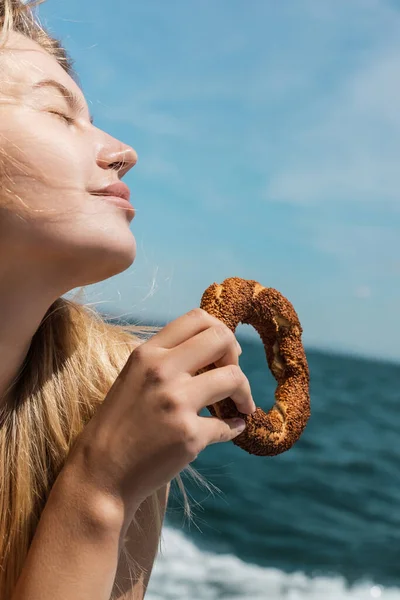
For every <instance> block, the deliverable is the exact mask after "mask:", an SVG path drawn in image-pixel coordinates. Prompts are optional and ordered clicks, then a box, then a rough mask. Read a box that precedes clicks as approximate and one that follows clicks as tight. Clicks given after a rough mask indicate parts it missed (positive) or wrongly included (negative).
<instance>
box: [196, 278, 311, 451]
mask: <svg viewBox="0 0 400 600" xmlns="http://www.w3.org/2000/svg"><path fill="white" fill-rule="evenodd" d="M200 308H202V309H203V310H206V311H207V312H208V313H210V314H211V315H213V316H214V317H217V318H218V319H220V320H221V321H222V322H223V323H225V325H227V327H229V329H231V330H232V331H233V332H234V331H235V330H236V327H237V326H238V325H239V323H246V324H249V325H252V326H253V327H254V329H255V330H256V331H257V332H258V334H259V335H260V337H261V340H262V342H263V344H264V348H265V355H266V359H267V363H268V366H269V368H270V370H271V372H272V374H273V376H274V377H275V379H276V381H277V384H278V385H277V388H276V391H275V404H274V406H273V407H272V408H271V409H270V410H269V411H268V412H267V413H265V412H264V411H263V410H262V409H261V408H257V410H256V412H255V413H254V414H252V415H243V414H242V413H239V411H238V410H237V408H236V406H235V404H234V402H233V400H231V398H226V399H225V400H222V401H221V402H217V403H216V404H213V405H211V406H208V407H207V408H208V410H209V411H210V412H211V414H212V415H213V416H217V417H219V418H222V419H226V418H230V417H237V416H240V417H242V418H244V420H245V421H246V423H247V427H246V430H245V431H244V432H243V433H241V434H240V435H238V436H237V437H236V438H235V439H234V440H233V443H234V444H236V445H237V446H239V447H240V448H243V450H246V451H247V452H249V453H250V454H256V455H259V456H267V455H269V456H273V455H276V454H280V453H281V452H285V450H289V448H291V447H292V446H293V444H294V443H295V442H296V441H297V440H298V439H299V437H300V435H301V433H302V432H303V430H304V428H305V426H306V424H307V421H308V418H309V416H310V394H309V381H310V376H309V370H308V364H307V359H306V355H305V352H304V348H303V345H302V343H301V334H302V333H303V330H302V328H301V325H300V321H299V318H298V316H297V314H296V311H295V310H294V308H293V306H292V304H291V303H290V302H289V301H288V300H287V299H286V298H285V297H284V296H282V294H280V293H279V292H278V291H277V290H275V289H273V288H266V287H263V286H262V285H260V284H259V283H258V282H257V281H253V280H246V279H240V278H239V277H230V278H228V279H225V281H223V283H222V284H217V283H213V284H212V285H210V286H209V287H208V288H207V289H206V290H205V292H204V294H203V296H202V299H201V303H200ZM214 368H215V365H210V366H209V367H207V369H203V370H210V369H214Z"/></svg>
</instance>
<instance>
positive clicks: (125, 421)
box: [78, 308, 256, 508]
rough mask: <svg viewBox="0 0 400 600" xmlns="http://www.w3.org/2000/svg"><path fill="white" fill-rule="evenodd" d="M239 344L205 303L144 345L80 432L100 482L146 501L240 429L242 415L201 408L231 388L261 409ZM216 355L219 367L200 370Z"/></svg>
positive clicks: (127, 498) (239, 401)
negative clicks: (211, 412)
mask: <svg viewBox="0 0 400 600" xmlns="http://www.w3.org/2000/svg"><path fill="white" fill-rule="evenodd" d="M239 348H240V346H239V345H238V343H237V341H236V338H235V336H234V334H233V333H232V332H231V331H230V329H229V328H228V327H227V326H226V325H224V324H223V323H222V322H221V321H219V320H218V319H216V318H215V317H212V316H211V315H209V314H208V313H207V312H205V311H204V310H202V309H200V308H196V309H194V310H191V311H190V312H188V313H187V314H185V315H183V316H181V317H178V318H177V319H175V320H174V321H172V322H171V323H169V324H168V325H166V326H165V327H164V328H163V329H162V330H161V331H159V332H158V333H157V334H156V335H154V336H153V337H152V338H151V339H150V340H148V341H146V342H144V343H142V344H141V345H140V346H138V347H137V348H136V349H135V350H134V351H133V352H132V353H131V355H130V357H129V359H128V360H127V362H126V364H125V366H124V368H123V369H122V371H121V372H120V374H119V376H118V377H117V379H116V380H115V382H114V384H113V386H112V387H111V389H110V391H109V393H108V394H107V396H106V398H105V400H104V402H103V403H102V405H101V406H99V408H98V410H97V411H96V414H95V415H94V416H93V417H92V419H91V420H90V421H89V423H88V424H87V425H86V427H85V429H84V430H83V432H82V434H81V436H80V439H79V444H78V445H80V446H81V447H82V445H83V447H84V450H85V461H86V465H87V472H88V476H89V474H90V477H92V478H93V480H94V481H95V482H96V486H99V487H101V488H102V489H104V490H105V491H108V492H109V493H111V494H112V495H114V496H117V497H118V498H120V499H121V500H122V501H123V502H124V505H125V506H128V507H131V508H132V507H136V506H139V504H140V503H141V502H142V501H143V500H144V499H145V498H147V497H148V496H149V495H151V494H152V493H153V492H155V491H156V490H158V489H159V488H160V487H161V486H162V485H164V484H166V483H167V482H169V481H171V480H172V479H173V478H174V477H176V476H177V475H178V474H179V472H180V471H181V470H182V469H183V468H184V467H186V466H187V465H188V464H189V463H190V462H192V461H193V460H194V459H195V458H196V457H197V456H198V454H199V453H200V452H201V451H202V450H203V449H204V448H205V447H206V446H208V445H210V444H214V443H218V442H227V441H230V440H232V439H233V438H234V437H236V436H237V435H238V434H239V433H241V431H242V430H243V429H240V428H239V427H238V424H237V422H235V420H232V419H229V420H226V421H222V420H220V419H218V418H215V417H211V416H210V417H200V416H199V412H200V411H201V409H203V408H204V407H206V406H207V405H210V404H214V403H215V402H218V401H220V400H222V399H224V398H227V397H228V396H229V397H231V398H232V400H233V401H234V402H235V404H236V406H237V408H238V410H239V411H240V412H241V413H244V414H251V413H253V412H254V411H255V410H256V406H255V404H254V401H253V398H252V395H251V390H250V385H249V381H248V379H247V377H246V376H245V374H244V373H243V371H242V370H241V369H240V367H239V366H238V354H239V352H240V350H239ZM211 363H214V364H215V365H216V367H217V368H216V369H213V370H210V371H207V372H205V373H201V374H198V375H197V374H196V373H197V372H198V371H199V370H200V369H202V368H204V367H206V366H208V365H210V364H211ZM242 423H244V422H243V421H242Z"/></svg>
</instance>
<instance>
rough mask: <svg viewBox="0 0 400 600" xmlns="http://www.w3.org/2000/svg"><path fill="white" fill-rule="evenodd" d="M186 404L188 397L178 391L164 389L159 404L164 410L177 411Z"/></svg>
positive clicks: (167, 411) (168, 411)
mask: <svg viewBox="0 0 400 600" xmlns="http://www.w3.org/2000/svg"><path fill="white" fill-rule="evenodd" d="M185 405H186V398H185V396H184V395H183V394H181V393H179V392H177V391H174V392H172V391H169V390H168V389H166V390H164V392H163V393H162V395H161V397H160V399H159V406H160V409H161V410H162V412H165V413H177V412H179V411H180V410H181V408H183V407H184V406H185Z"/></svg>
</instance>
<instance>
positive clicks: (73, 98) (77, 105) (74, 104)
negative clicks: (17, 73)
mask: <svg viewBox="0 0 400 600" xmlns="http://www.w3.org/2000/svg"><path fill="white" fill-rule="evenodd" d="M32 87H34V88H43V87H55V88H56V89H57V90H58V91H59V92H60V93H61V94H62V95H63V96H64V98H65V100H66V101H67V104H68V106H69V107H70V109H71V110H72V111H74V112H78V111H80V110H82V102H81V100H80V98H79V96H77V95H76V94H75V93H74V92H73V91H71V90H69V89H68V88H67V87H65V85H63V84H62V83H60V82H59V81H56V80H55V79H43V80H42V81H38V82H37V83H35V84H33V86H32ZM93 121H94V119H93V117H92V116H91V115H90V122H91V124H92V125H93Z"/></svg>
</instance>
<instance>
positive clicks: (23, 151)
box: [0, 117, 93, 209]
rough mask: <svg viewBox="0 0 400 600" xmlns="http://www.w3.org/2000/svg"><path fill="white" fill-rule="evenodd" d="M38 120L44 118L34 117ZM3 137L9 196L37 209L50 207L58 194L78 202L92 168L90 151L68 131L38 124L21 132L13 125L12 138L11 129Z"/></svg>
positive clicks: (3, 160)
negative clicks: (41, 127)
mask: <svg viewBox="0 0 400 600" xmlns="http://www.w3.org/2000/svg"><path fill="white" fill-rule="evenodd" d="M40 120H41V121H44V119H43V118H42V119H39V117H38V121H40ZM9 129H10V130H11V126H9ZM5 137H6V139H8V142H6V143H5V144H3V145H2V150H3V156H4V158H3V159H2V163H3V167H4V174H7V175H8V177H7V180H8V185H7V192H8V194H9V195H10V197H12V196H14V197H15V196H19V197H20V198H21V199H23V200H24V201H25V202H26V204H27V205H30V206H34V207H35V208H39V209H45V208H52V207H54V201H55V199H56V198H57V197H60V196H62V197H66V196H67V195H68V197H69V200H70V201H71V202H72V203H74V200H73V199H74V196H76V202H77V203H78V200H79V198H78V196H79V195H80V194H81V192H82V191H83V190H85V187H86V183H87V181H88V180H89V175H90V169H92V168H93V165H91V164H90V161H91V157H90V152H88V148H87V147H86V146H85V147H83V145H82V141H80V140H78V138H77V137H74V136H73V135H72V134H71V133H70V132H68V131H66V132H65V133H64V132H63V129H62V127H57V129H55V128H52V129H51V130H49V128H48V126H47V129H46V127H43V129H40V127H39V125H37V126H36V127H35V130H32V128H29V127H26V128H25V130H24V131H22V130H21V127H19V128H18V127H17V126H16V128H15V130H14V133H13V134H12V138H11V132H10V134H9V136H7V135H5ZM92 160H93V159H92ZM0 177H1V173H0ZM2 189H4V186H3V185H2ZM21 206H22V203H21Z"/></svg>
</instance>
